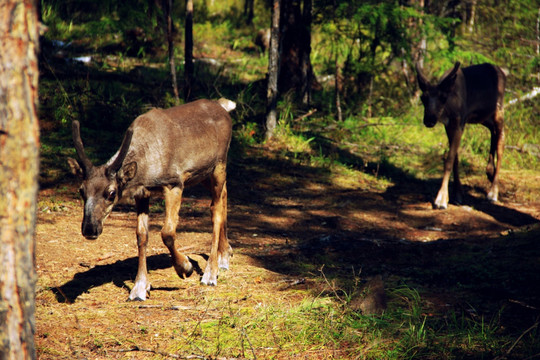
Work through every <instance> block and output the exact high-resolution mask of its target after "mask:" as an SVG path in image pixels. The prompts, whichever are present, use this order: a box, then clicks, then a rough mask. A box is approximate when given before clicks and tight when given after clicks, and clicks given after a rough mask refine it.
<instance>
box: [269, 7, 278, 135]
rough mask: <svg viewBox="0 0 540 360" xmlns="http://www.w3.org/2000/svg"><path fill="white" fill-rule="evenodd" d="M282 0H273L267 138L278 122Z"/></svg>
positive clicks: (272, 133) (272, 132)
mask: <svg viewBox="0 0 540 360" xmlns="http://www.w3.org/2000/svg"><path fill="white" fill-rule="evenodd" d="M280 7H281V0H273V3H272V25H271V35H270V49H269V51H268V85H267V92H266V105H267V109H266V140H270V139H271V138H272V137H273V136H274V130H275V129H276V123H277V114H276V106H277V96H278V74H279V17H280Z"/></svg>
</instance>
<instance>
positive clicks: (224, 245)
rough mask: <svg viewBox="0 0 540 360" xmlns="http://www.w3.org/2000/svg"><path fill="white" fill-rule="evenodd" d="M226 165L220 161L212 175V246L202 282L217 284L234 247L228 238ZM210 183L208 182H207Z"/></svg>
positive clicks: (227, 266) (210, 185)
mask: <svg viewBox="0 0 540 360" xmlns="http://www.w3.org/2000/svg"><path fill="white" fill-rule="evenodd" d="M226 176H227V172H226V167H225V164H224V163H220V164H218V165H217V166H216V168H215V169H214V172H213V173H212V174H211V175H210V183H209V187H210V191H211V192H212V205H211V207H212V224H213V231H212V248H211V250H210V257H209V258H208V262H207V264H206V269H205V270H204V275H203V277H202V279H201V283H202V284H204V285H216V284H217V275H218V268H219V267H221V268H229V258H230V256H231V255H232V249H231V247H230V245H229V240H228V239H227V186H226ZM207 185H208V183H207Z"/></svg>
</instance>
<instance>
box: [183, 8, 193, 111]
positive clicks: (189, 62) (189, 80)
mask: <svg viewBox="0 0 540 360" xmlns="http://www.w3.org/2000/svg"><path fill="white" fill-rule="evenodd" d="M185 26H186V27H185V44H184V45H185V48H184V57H185V59H184V60H185V66H184V81H185V83H184V100H185V102H189V100H190V98H191V91H192V88H193V72H194V67H193V0H186V24H185Z"/></svg>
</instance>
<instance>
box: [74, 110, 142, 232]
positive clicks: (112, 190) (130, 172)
mask: <svg viewBox="0 0 540 360" xmlns="http://www.w3.org/2000/svg"><path fill="white" fill-rule="evenodd" d="M72 131H73V142H74V145H75V150H77V156H78V157H79V161H77V160H75V159H72V158H68V163H69V166H70V168H71V172H72V173H73V174H75V175H78V176H80V177H82V179H83V182H82V185H81V187H80V189H79V192H80V194H81V196H82V198H83V200H84V217H83V222H82V226H81V231H82V234H83V236H84V237H85V238H87V239H92V240H94V239H97V238H98V236H99V235H100V234H101V232H102V231H103V221H104V220H105V219H106V218H107V216H109V214H110V213H111V211H112V208H113V206H114V204H116V203H117V202H118V200H119V199H120V197H121V196H122V190H123V188H124V186H125V185H126V183H127V182H128V181H129V180H131V179H133V177H134V176H135V174H136V173H137V163H136V162H130V163H128V164H123V162H124V159H125V157H126V155H127V153H128V149H129V145H130V143H131V138H132V136H133V132H132V131H131V130H128V132H127V133H126V136H125V137H124V141H123V142H122V146H121V148H120V150H119V151H118V153H117V155H116V158H114V157H113V159H111V160H112V161H109V162H108V163H107V164H105V165H102V166H94V165H93V164H92V162H90V159H88V157H87V156H86V153H85V152H84V147H83V143H82V140H81V134H80V125H79V122H78V121H74V122H73V127H72Z"/></svg>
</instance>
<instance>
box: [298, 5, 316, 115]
mask: <svg viewBox="0 0 540 360" xmlns="http://www.w3.org/2000/svg"><path fill="white" fill-rule="evenodd" d="M312 1H313V0H304V8H303V15H302V18H303V24H304V29H305V33H306V35H307V36H306V37H305V41H306V43H305V44H304V46H303V47H302V54H301V68H302V104H304V105H306V106H309V104H310V103H311V82H312V78H313V69H312V67H311V18H312V16H311V11H312V8H313V4H312Z"/></svg>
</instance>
